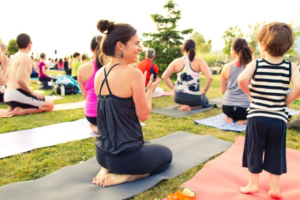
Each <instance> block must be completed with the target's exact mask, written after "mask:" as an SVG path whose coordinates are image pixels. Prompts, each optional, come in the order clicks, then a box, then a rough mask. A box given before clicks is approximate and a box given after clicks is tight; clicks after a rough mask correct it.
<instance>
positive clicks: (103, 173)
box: [93, 167, 110, 185]
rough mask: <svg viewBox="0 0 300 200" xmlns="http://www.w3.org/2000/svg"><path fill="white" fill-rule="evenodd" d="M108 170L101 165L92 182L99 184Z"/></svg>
mask: <svg viewBox="0 0 300 200" xmlns="http://www.w3.org/2000/svg"><path fill="white" fill-rule="evenodd" d="M109 172H110V171H109V170H108V169H106V168H104V167H102V168H101V169H100V171H99V173H98V174H97V176H96V177H95V178H93V183H94V184H96V185H100V184H101V183H102V182H103V178H104V176H105V175H107V174H109Z"/></svg>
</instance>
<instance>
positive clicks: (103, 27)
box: [97, 19, 115, 33]
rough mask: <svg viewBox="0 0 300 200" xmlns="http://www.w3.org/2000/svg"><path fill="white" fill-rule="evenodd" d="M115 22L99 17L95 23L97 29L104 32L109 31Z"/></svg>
mask: <svg viewBox="0 0 300 200" xmlns="http://www.w3.org/2000/svg"><path fill="white" fill-rule="evenodd" d="M114 27H115V23H114V22H110V21H108V20H104V19H101V20H99V21H98V23H97V29H98V30H99V31H100V32H101V33H104V32H105V31H107V33H108V32H110V31H111V30H112V29H114Z"/></svg>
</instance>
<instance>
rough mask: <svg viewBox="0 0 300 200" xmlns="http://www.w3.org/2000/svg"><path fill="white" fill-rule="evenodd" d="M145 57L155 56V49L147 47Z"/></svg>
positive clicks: (152, 57)
mask: <svg viewBox="0 0 300 200" xmlns="http://www.w3.org/2000/svg"><path fill="white" fill-rule="evenodd" d="M146 58H150V59H154V58H155V50H154V49H152V48H148V49H147V51H146Z"/></svg>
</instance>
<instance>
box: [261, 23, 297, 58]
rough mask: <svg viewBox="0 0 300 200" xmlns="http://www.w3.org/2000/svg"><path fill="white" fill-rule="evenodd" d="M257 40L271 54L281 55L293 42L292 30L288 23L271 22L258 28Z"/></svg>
mask: <svg viewBox="0 0 300 200" xmlns="http://www.w3.org/2000/svg"><path fill="white" fill-rule="evenodd" d="M257 40H258V42H260V43H264V45H265V47H266V51H267V52H268V53H269V54H270V55H271V56H275V57H277V56H283V55H284V54H285V53H286V52H287V51H288V50H289V49H290V48H291V47H292V46H293V44H294V32H293V29H292V28H291V26H290V25H288V24H285V23H280V22H272V23H269V24H266V25H264V26H263V27H262V28H261V29H260V31H259V32H258V35H257Z"/></svg>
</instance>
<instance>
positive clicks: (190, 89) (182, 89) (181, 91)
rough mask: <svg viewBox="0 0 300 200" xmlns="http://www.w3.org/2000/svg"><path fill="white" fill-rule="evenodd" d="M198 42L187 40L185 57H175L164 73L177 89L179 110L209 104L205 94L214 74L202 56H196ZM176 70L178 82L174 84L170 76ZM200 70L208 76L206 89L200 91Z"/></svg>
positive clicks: (165, 79)
mask: <svg viewBox="0 0 300 200" xmlns="http://www.w3.org/2000/svg"><path fill="white" fill-rule="evenodd" d="M195 48H196V44H195V42H194V41H193V40H187V41H185V43H184V44H183V45H182V48H181V52H182V54H183V57H181V58H177V59H175V60H174V61H173V62H172V63H171V64H170V65H169V66H168V68H167V69H166V71H165V72H164V73H163V75H162V79H163V80H164V81H165V83H166V84H167V86H168V87H169V88H171V89H172V90H173V89H174V90H175V95H174V101H175V102H176V103H178V104H179V105H180V106H179V107H178V110H183V111H190V110H192V109H197V108H201V107H205V106H206V105H208V98H207V97H206V96H205V94H206V92H207V90H208V88H209V87H210V84H211V82H212V80H213V78H212V74H211V72H210V70H209V68H208V66H207V64H206V62H205V61H204V60H203V59H202V58H196V57H195V55H196V52H195ZM174 72H176V73H177V82H176V85H175V86H174V85H173V83H172V82H171V80H170V76H171V75H172V74H173V73H174ZM200 72H203V74H204V76H205V77H206V84H205V87H204V89H203V90H202V91H201V92H200Z"/></svg>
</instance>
